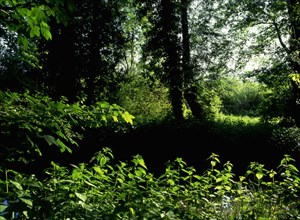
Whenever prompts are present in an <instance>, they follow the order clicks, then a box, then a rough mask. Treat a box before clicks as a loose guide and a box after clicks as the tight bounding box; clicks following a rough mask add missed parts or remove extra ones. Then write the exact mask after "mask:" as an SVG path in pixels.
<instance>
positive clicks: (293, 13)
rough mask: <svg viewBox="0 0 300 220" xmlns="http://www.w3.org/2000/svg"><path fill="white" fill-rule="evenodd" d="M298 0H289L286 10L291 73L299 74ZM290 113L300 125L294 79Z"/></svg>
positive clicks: (298, 93)
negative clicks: (289, 29)
mask: <svg viewBox="0 0 300 220" xmlns="http://www.w3.org/2000/svg"><path fill="white" fill-rule="evenodd" d="M299 3H300V2H299V0H289V5H288V12H289V20H290V28H291V37H290V54H289V56H290V60H291V67H292V70H293V73H295V74H298V75H299V74H300V55H299V49H300V47H299V43H300V23H299V22H300V16H299V12H298V10H299V7H300V6H299ZM291 114H292V117H293V119H294V120H295V123H296V125H297V126H298V127H300V88H299V86H298V85H297V83H296V82H295V81H292V98H291Z"/></svg>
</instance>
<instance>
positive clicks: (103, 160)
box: [100, 157, 106, 166]
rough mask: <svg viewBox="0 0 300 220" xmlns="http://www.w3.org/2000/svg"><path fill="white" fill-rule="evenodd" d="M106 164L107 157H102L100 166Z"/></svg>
mask: <svg viewBox="0 0 300 220" xmlns="http://www.w3.org/2000/svg"><path fill="white" fill-rule="evenodd" d="M105 164H106V158H105V157H101V159H100V166H104V165H105Z"/></svg>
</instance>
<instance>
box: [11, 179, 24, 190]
mask: <svg viewBox="0 0 300 220" xmlns="http://www.w3.org/2000/svg"><path fill="white" fill-rule="evenodd" d="M9 182H11V183H12V184H13V185H14V186H15V187H16V188H17V189H18V190H23V187H22V185H21V184H20V183H18V182H16V181H13V180H10V181H9Z"/></svg>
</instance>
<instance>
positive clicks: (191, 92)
mask: <svg viewBox="0 0 300 220" xmlns="http://www.w3.org/2000/svg"><path fill="white" fill-rule="evenodd" d="M188 5H189V0H181V27H182V72H183V76H184V98H185V100H186V101H187V103H188V105H189V107H190V109H191V111H192V114H193V116H194V117H196V118H198V119H202V118H203V109H202V107H201V105H200V104H199V103H198V101H197V87H196V85H195V84H194V74H193V69H192V68H191V55H190V36H189V25H188Z"/></svg>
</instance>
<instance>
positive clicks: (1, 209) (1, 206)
mask: <svg viewBox="0 0 300 220" xmlns="http://www.w3.org/2000/svg"><path fill="white" fill-rule="evenodd" d="M6 208H7V206H6V205H0V213H1V212H4V210H5V209H6ZM0 219H1V218H0Z"/></svg>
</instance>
